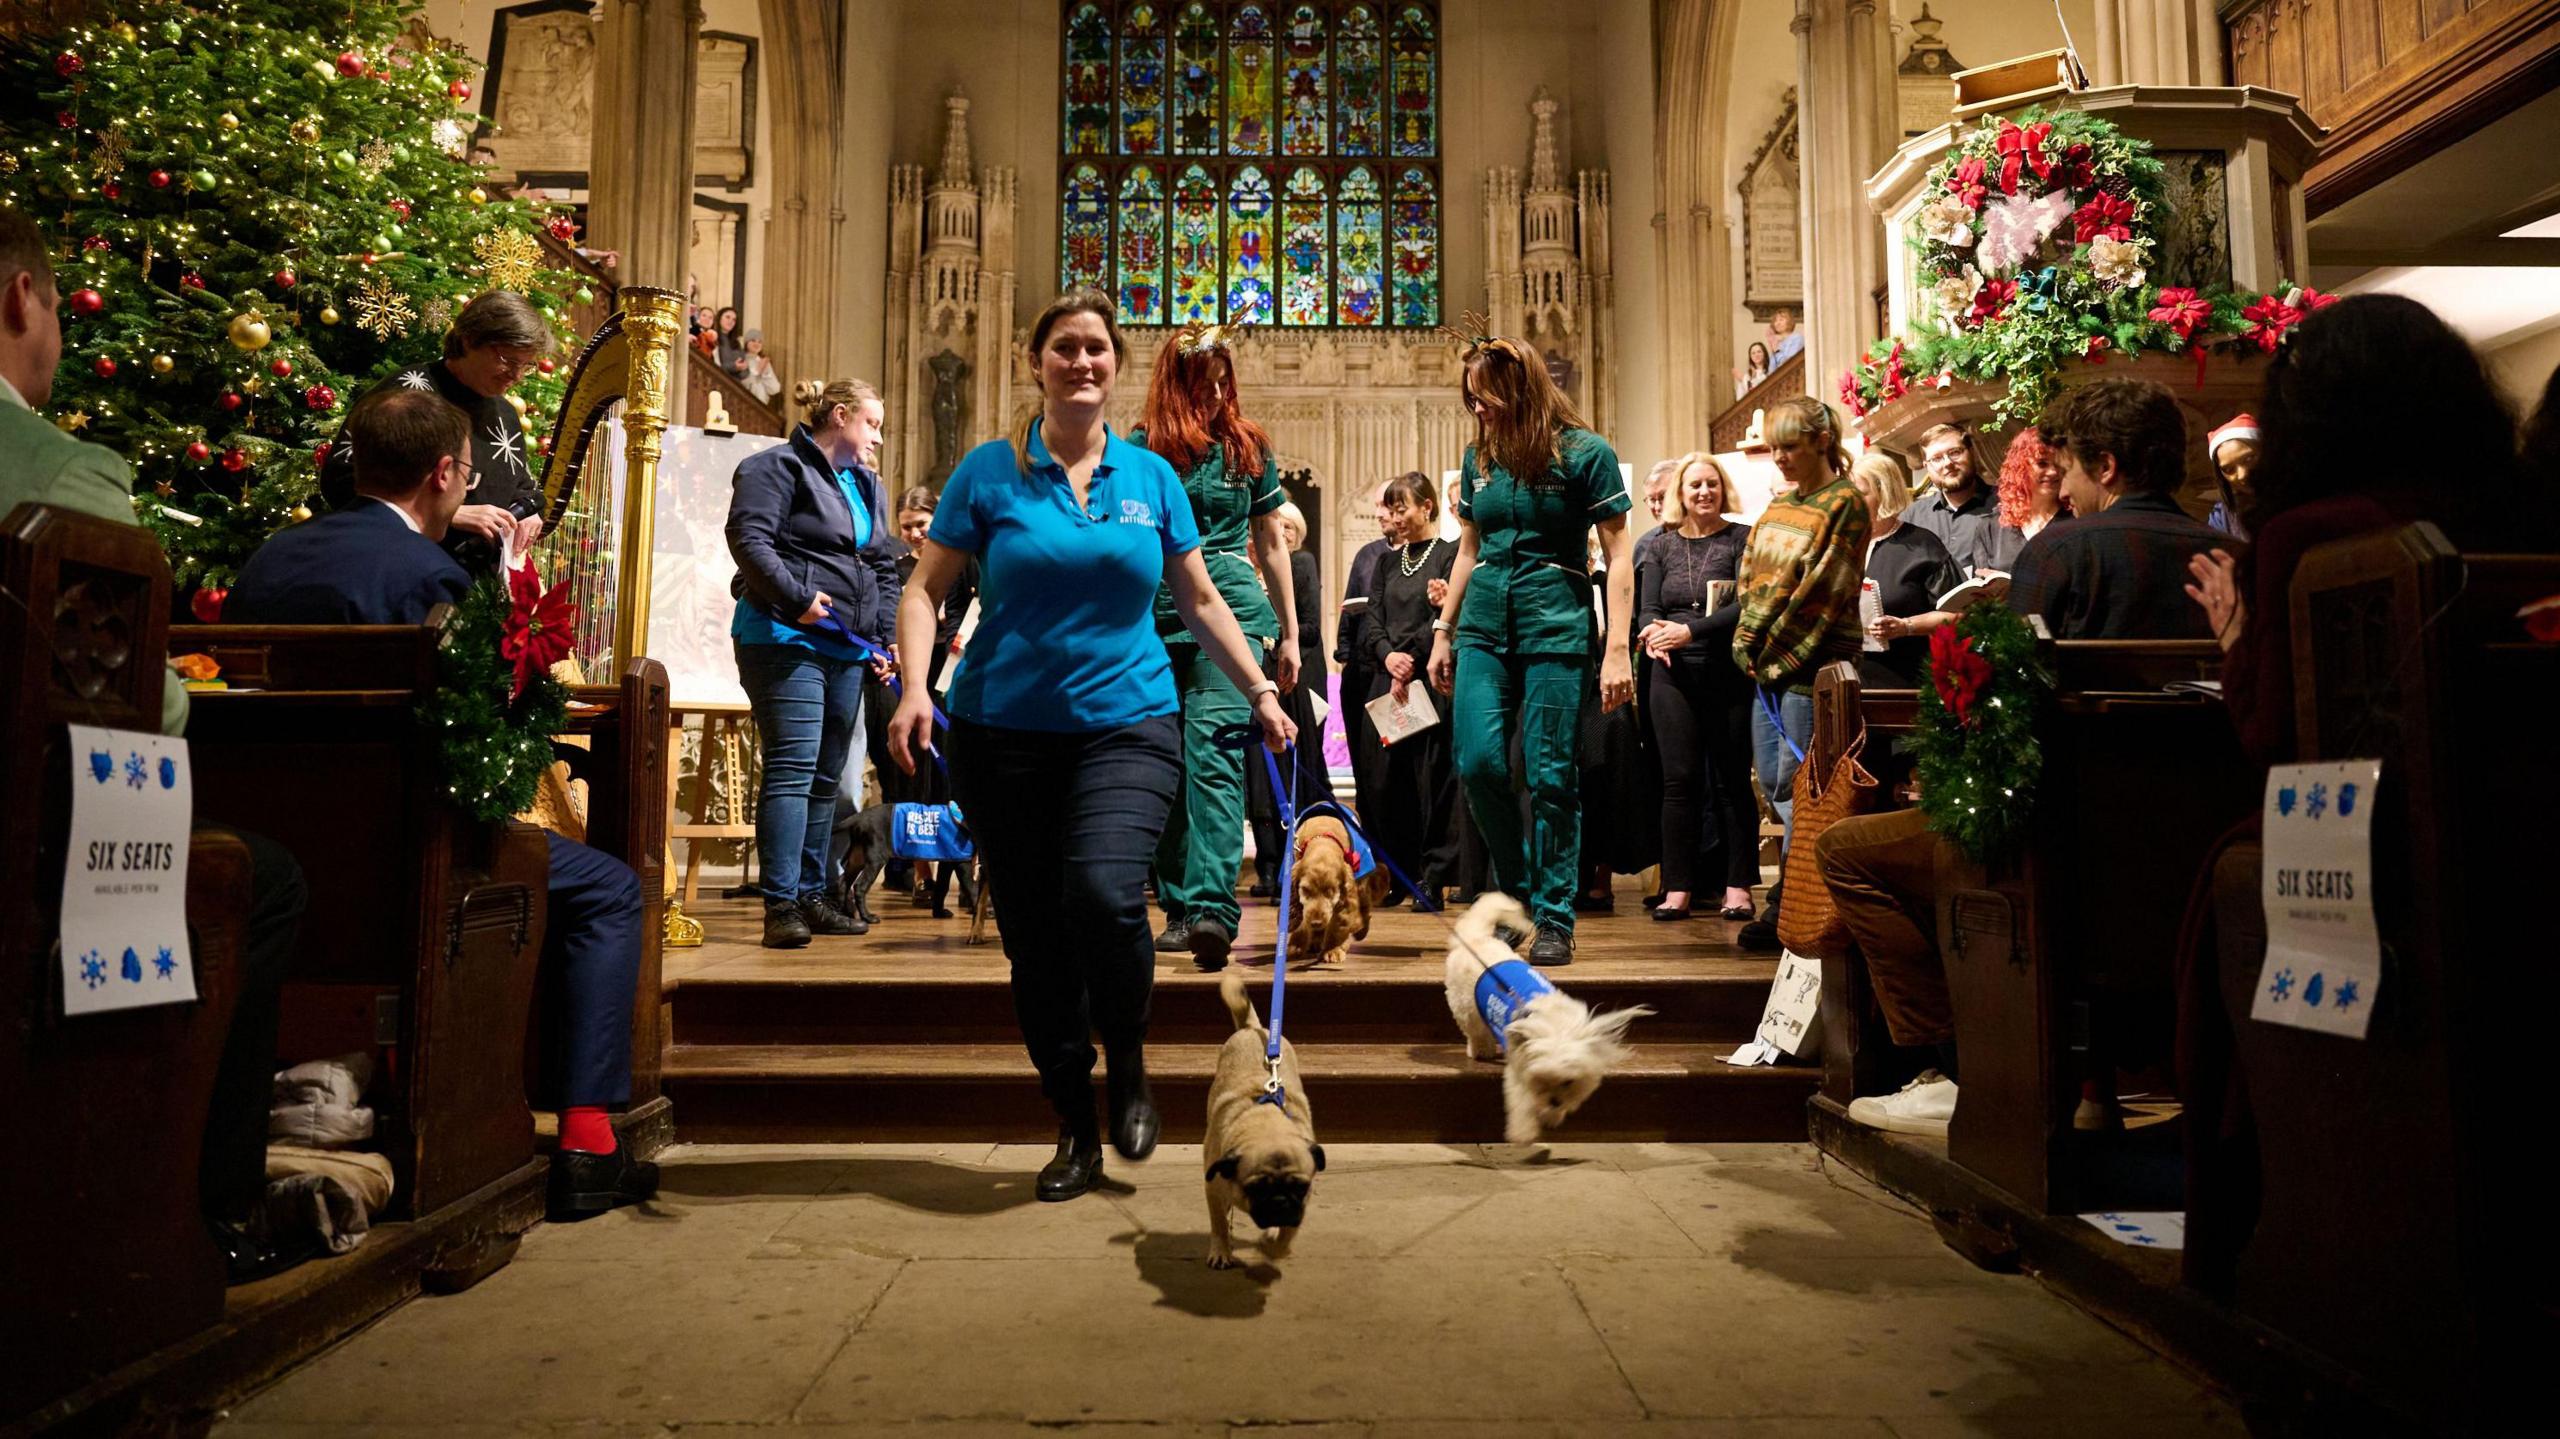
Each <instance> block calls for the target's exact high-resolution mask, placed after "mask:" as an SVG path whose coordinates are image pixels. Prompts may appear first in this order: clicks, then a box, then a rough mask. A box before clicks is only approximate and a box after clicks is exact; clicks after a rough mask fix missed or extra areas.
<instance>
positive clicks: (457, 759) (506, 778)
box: [418, 576, 569, 822]
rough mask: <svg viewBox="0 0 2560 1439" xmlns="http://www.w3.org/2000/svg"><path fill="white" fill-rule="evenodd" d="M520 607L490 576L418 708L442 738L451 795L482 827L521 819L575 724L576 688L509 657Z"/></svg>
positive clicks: (456, 622) (460, 618)
mask: <svg viewBox="0 0 2560 1439" xmlns="http://www.w3.org/2000/svg"><path fill="white" fill-rule="evenodd" d="M516 610H517V606H516V604H515V602H514V601H513V600H512V599H511V598H510V596H509V593H508V589H507V586H506V585H504V584H502V583H501V582H500V581H499V580H498V579H497V577H495V576H490V577H487V578H484V579H482V580H481V581H480V582H479V583H478V584H476V585H474V586H473V587H472V589H471V593H470V594H468V595H466V596H464V597H463V600H462V602H461V603H460V604H458V605H456V606H455V607H454V611H453V617H452V618H451V619H450V620H448V621H447V622H446V624H445V629H444V639H443V641H442V643H441V644H440V645H439V646H438V648H437V651H436V689H435V693H434V694H433V695H430V696H429V697H428V699H427V701H426V703H425V704H424V705H422V706H420V708H419V710H418V722H419V723H420V724H422V725H424V726H426V729H427V732H428V733H429V734H430V735H432V736H433V737H434V739H435V744H436V755H437V758H438V760H439V761H440V763H441V766H442V769H443V772H444V781H445V793H446V794H448V795H450V796H451V797H452V799H453V802H454V805H455V806H456V807H457V808H459V809H460V810H461V811H462V812H463V813H464V814H467V815H469V816H471V817H472V818H473V819H476V820H480V821H483V822H494V821H497V820H503V819H506V818H508V817H509V816H512V815H516V814H521V813H523V812H524V810H525V809H526V808H527V807H529V806H530V805H532V803H533V796H534V791H535V789H536V787H537V786H538V785H539V784H540V783H541V780H542V776H543V773H544V772H545V771H546V770H548V769H550V768H551V764H552V752H551V737H552V736H553V735H556V734H558V733H560V731H561V730H562V729H564V728H565V727H566V726H567V725H568V722H569V691H568V689H567V687H565V686H563V685H562V684H561V683H560V682H559V681H558V680H556V679H553V678H552V677H551V676H550V674H549V673H548V672H546V671H543V670H534V671H532V672H531V673H529V674H527V675H525V676H524V679H523V681H522V684H523V688H522V689H521V690H519V689H518V688H517V685H518V677H517V664H516V661H515V660H514V659H513V658H511V657H509V656H508V655H507V654H506V653H504V651H503V649H502V646H503V645H504V644H505V642H506V639H507V635H508V631H509V629H510V621H511V619H513V618H514V616H515V614H516Z"/></svg>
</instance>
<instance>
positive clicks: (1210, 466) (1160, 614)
mask: <svg viewBox="0 0 2560 1439" xmlns="http://www.w3.org/2000/svg"><path fill="white" fill-rule="evenodd" d="M1129 442H1130V443H1131V444H1134V445H1143V444H1145V443H1146V442H1147V432H1146V431H1145V430H1143V429H1141V430H1133V431H1131V432H1130V435H1129ZM1150 453H1152V452H1150ZM1182 492H1183V493H1184V494H1186V495H1188V496H1190V498H1191V516H1192V518H1193V519H1194V520H1195V521H1197V522H1198V524H1199V526H1200V559H1201V562H1202V563H1203V564H1204V565H1206V566H1207V568H1208V571H1209V582H1210V583H1211V584H1214V585H1216V586H1217V587H1218V594H1219V596H1220V597H1221V598H1223V599H1225V600H1226V602H1227V608H1228V609H1231V610H1233V611H1235V614H1236V624H1237V625H1238V626H1239V627H1240V628H1242V629H1243V630H1244V633H1245V638H1247V639H1251V640H1260V641H1261V642H1262V643H1264V644H1266V645H1267V644H1274V643H1277V642H1278V640H1279V638H1280V612H1279V611H1278V610H1276V609H1274V608H1273V607H1272V604H1271V597H1270V596H1269V595H1266V594H1264V593H1263V592H1262V576H1261V573H1260V572H1259V571H1257V570H1255V569H1254V567H1253V522H1254V521H1255V520H1257V519H1260V518H1261V517H1263V516H1264V515H1267V514H1269V513H1271V512H1272V511H1273V510H1276V509H1278V508H1280V507H1281V506H1282V505H1283V504H1286V503H1287V502H1288V499H1289V497H1288V496H1287V495H1286V494H1285V493H1283V492H1282V491H1281V489H1280V459H1279V457H1278V456H1277V455H1274V454H1272V453H1271V452H1269V451H1268V450H1266V451H1264V452H1263V456H1262V473H1261V475H1260V476H1258V477H1256V476H1247V475H1241V474H1237V473H1235V472H1233V471H1231V470H1229V469H1228V468H1227V451H1226V447H1225V446H1224V445H1212V446H1210V447H1209V453H1208V454H1207V455H1206V456H1204V457H1203V458H1202V459H1201V461H1200V463H1198V464H1196V465H1193V466H1192V467H1191V469H1190V471H1189V472H1188V473H1185V474H1183V476H1182ZM1156 633H1157V634H1160V635H1162V636H1164V642H1165V643H1166V644H1169V645H1197V644H1198V643H1199V641H1198V640H1197V639H1195V638H1194V637H1193V636H1192V633H1191V631H1190V630H1189V629H1188V628H1186V627H1185V626H1184V625H1183V623H1182V612H1181V611H1180V610H1179V609H1176V608H1175V607H1174V603H1173V587H1172V586H1171V585H1164V586H1160V587H1159V588H1158V589H1157V590H1156Z"/></svg>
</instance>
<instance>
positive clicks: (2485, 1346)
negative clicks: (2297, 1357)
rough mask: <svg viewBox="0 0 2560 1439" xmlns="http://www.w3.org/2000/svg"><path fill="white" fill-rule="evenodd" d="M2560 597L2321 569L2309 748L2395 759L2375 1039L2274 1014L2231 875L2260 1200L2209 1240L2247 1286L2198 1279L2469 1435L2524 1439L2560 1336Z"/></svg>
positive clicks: (2350, 563) (2243, 866) (2313, 598)
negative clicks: (2539, 613)
mask: <svg viewBox="0 0 2560 1439" xmlns="http://www.w3.org/2000/svg"><path fill="white" fill-rule="evenodd" d="M2554 594H2560V556H2510V555H2488V554H2461V553H2457V552H2456V551H2455V550H2454V549H2453V547H2452V546H2451V545H2450V544H2448V543H2447V542H2446V540H2445V538H2444V536H2443V535H2442V534H2441V533H2440V532H2439V531H2437V530H2436V529H2435V528H2434V527H2433V526H2431V525H2423V524H2422V525H2411V526H2408V527H2405V528H2403V529H2399V530H2396V531H2389V532H2384V533H2379V534H2374V535H2368V536H2364V537H2361V538H2358V539H2353V540H2345V541H2339V542H2337V543H2334V544H2330V545H2325V546H2322V547H2321V548H2319V549H2317V550H2314V551H2312V552H2311V553H2310V554H2309V555H2308V556H2306V557H2305V559H2304V560H2303V562H2302V565H2301V567H2300V568H2299V570H2297V572H2296V573H2295V576H2294V581H2293V589H2292V604H2293V633H2294V654H2293V668H2294V685H2295V699H2296V706H2295V709H2296V725H2297V735H2298V739H2299V747H2300V752H2301V754H2302V756H2303V757H2304V758H2305V759H2351V758H2375V757H2379V758H2380V759H2381V761H2382V782H2381V787H2380V793H2379V794H2378V795H2377V797H2376V800H2377V806H2378V807H2377V810H2376V813H2375V819H2374V834H2375V837H2376V867H2377V870H2378V873H2377V876H2376V889H2377V893H2376V896H2375V906H2376V914H2375V918H2376V922H2377V924H2378V926H2379V929H2380V932H2381V938H2382V944H2383V955H2384V968H2383V978H2382V984H2381V988H2380V992H2379V994H2378V997H2377V1000H2376V1003H2375V1007H2374V1010H2373V1016H2372V1024H2371V1028H2370V1030H2369V1032H2368V1033H2367V1035H2366V1037H2365V1038H2364V1039H2363V1040H2362V1041H2360V1042H2359V1041H2356V1040H2351V1039H2345V1038H2340V1037H2336V1036H2331V1035H2324V1034H2315V1033H2310V1032H2307V1031H2304V1030H2299V1029H2292V1028H2288V1027H2284V1026H2280V1025H2272V1024H2260V1023H2257V1022H2255V1021H2252V1020H2251V1019H2250V1018H2249V1010H2250V1006H2251V1003H2252V1000H2253V999H2254V997H2255V989H2256V984H2257V979H2258V973H2259V967H2260V961H2261V959H2262V958H2263V957H2264V954H2265V929H2264V924H2263V915H2262V913H2261V908H2260V903H2261V902H2260V897H2259V895H2260V891H2259V871H2260V864H2259V857H2260V856H2259V849H2258V846H2256V845H2255V844H2254V843H2252V844H2248V845H2244V846H2237V847H2235V848H2234V849H2233V850H2232V851H2230V852H2229V853H2228V854H2226V856H2225V857H2224V860H2223V862H2222V864H2221V865H2220V866H2218V868H2217V871H2216V875H2215V880H2216V884H2215V895H2216V906H2215V907H2216V913H2217V920H2218V923H2217V929H2218V932H2219V939H2220V944H2219V949H2218V970H2219V974H2218V978H2219V983H2220V990H2221V994H2222V999H2223V1005H2224V1014H2225V1017H2226V1018H2227V1020H2228V1023H2229V1025H2230V1033H2231V1036H2232V1040H2233V1043H2234V1046H2235V1051H2234V1052H2235V1057H2236V1060H2237V1063H2238V1066H2239V1069H2240V1071H2241V1074H2242V1075H2243V1077H2244V1079H2245V1083H2246V1086H2247V1090H2248V1098H2249V1108H2250V1111H2251V1113H2252V1114H2253V1115H2254V1117H2255V1121H2256V1125H2255V1127H2256V1133H2257V1145H2256V1148H2257V1156H2258V1163H2257V1173H2256V1176H2255V1178H2256V1181H2257V1183H2256V1186H2255V1188H2256V1189H2257V1191H2258V1203H2257V1211H2256V1213H2255V1214H2254V1216H2252V1215H2250V1214H2247V1213H2245V1212H2243V1213H2209V1214H2199V1215H2198V1216H2196V1223H2198V1224H2210V1225H2212V1226H2215V1227H2220V1228H2225V1229H2230V1230H2236V1231H2240V1232H2245V1233H2246V1234H2247V1239H2246V1241H2245V1244H2244V1245H2243V1246H2242V1247H2241V1248H2240V1249H2239V1251H2238V1254H2237V1263H2236V1269H2235V1270H2234V1271H2233V1272H2231V1273H2228V1274H2221V1273H2214V1272H2211V1265H2212V1264H2213V1258H2212V1256H2211V1255H2208V1254H2199V1253H2197V1252H2196V1251H2193V1250H2191V1251H2190V1254H2189V1261H2190V1262H2189V1275H2190V1278H2191V1280H2192V1281H2193V1282H2196V1283H2198V1284H2200V1285H2202V1286H2204V1287H2206V1288H2208V1289H2209V1290H2211V1291H2212V1292H2215V1293H2217V1294H2222V1295H2226V1296H2227V1297H2228V1298H2229V1300H2230V1301H2231V1303H2232V1305H2233V1307H2234V1308H2236V1309H2237V1310H2238V1311H2239V1312H2240V1313H2242V1314H2243V1315H2245V1316H2247V1317H2249V1318H2250V1319H2253V1320H2255V1321H2257V1322H2259V1323H2261V1324H2263V1325H2265V1326H2266V1327H2267V1328H2269V1329H2270V1330H2273V1331H2274V1332H2276V1333H2277V1334H2279V1335H2281V1336H2283V1338H2284V1340H2285V1341H2286V1342H2289V1343H2291V1344H2295V1345H2299V1346H2301V1347H2302V1348H2304V1349H2307V1350H2308V1351H2310V1352H2311V1353H2312V1354H2313V1355H2315V1356H2317V1357H2318V1359H2319V1360H2320V1361H2322V1362H2324V1363H2325V1364H2326V1365H2328V1366H2332V1367H2334V1368H2335V1369H2336V1370H2338V1371H2342V1372H2343V1373H2344V1374H2345V1375H2347V1376H2350V1378H2351V1381H2352V1382H2353V1383H2354V1384H2355V1385H2356V1386H2357V1387H2359V1388H2362V1389H2364V1390H2367V1391H2369V1392H2370V1393H2372V1394H2374V1395H2376V1396H2378V1397H2380V1398H2381V1399H2382V1400H2383V1401H2384V1402H2385V1403H2387V1404H2388V1405H2390V1406H2391V1407H2392V1408H2394V1409H2396V1410H2398V1411H2400V1412H2401V1413H2402V1414H2404V1415H2407V1416H2411V1417H2413V1418H2415V1419H2417V1420H2419V1421H2420V1422H2423V1423H2424V1424H2425V1425H2426V1426H2428V1427H2440V1428H2444V1429H2447V1430H2454V1431H2458V1430H2466V1429H2484V1428H2486V1427H2498V1426H2497V1425H2496V1424H2495V1422H2494V1417H2493V1416H2494V1414H2495V1413H2496V1412H2497V1409H2496V1407H2495V1406H2496V1405H2497V1404H2498V1402H2499V1399H2498V1396H2500V1395H2502V1394H2512V1391H2513V1390H2514V1389H2515V1388H2516V1387H2517V1386H2518V1385H2520V1384H2522V1383H2525V1382H2529V1381H2530V1380H2531V1379H2532V1378H2535V1377H2538V1375H2539V1373H2540V1371H2539V1369H2538V1368H2537V1367H2536V1361H2538V1360H2540V1359H2542V1358H2543V1357H2544V1356H2546V1355H2547V1353H2548V1349H2549V1342H2550V1341H2551V1339H2552V1338H2554V1337H2555V1336H2554V1332H2553V1331H2554V1327H2555V1326H2554V1318H2553V1311H2552V1308H2551V1299H2550V1293H2551V1290H2550V1284H2551V1281H2552V1279H2553V1277H2554V1275H2553V1263H2554V1252H2555V1246H2554V1243H2553V1241H2552V1239H2551V1238H2550V1231H2549V1228H2548V1225H2547V1224H2546V1223H2545V1222H2544V1221H2543V1220H2542V1219H2541V1217H2540V1215H2539V1213H2538V1209H2539V1206H2538V1205H2536V1204H2534V1203H2533V1202H2532V1201H2533V1196H2534V1194H2535V1192H2536V1191H2538V1190H2539V1189H2540V1188H2541V1183H2540V1181H2536V1180H2534V1179H2532V1178H2531V1176H2530V1164H2529V1162H2528V1161H2527V1160H2526V1158H2525V1156H2527V1155H2529V1154H2530V1153H2532V1152H2533V1146H2532V1144H2531V1143H2530V1141H2529V1138H2528V1136H2530V1135H2531V1134H2532V1132H2533V1128H2534V1126H2533V1120H2535V1119H2537V1118H2538V1117H2539V1113H2540V1111H2539V1101H2540V1100H2541V1099H2542V1097H2543V1096H2544V1095H2545V1094H2547V1093H2548V1092H2549V1089H2550V1085H2551V1075H2550V1071H2549V1068H2548V1066H2537V1065H2532V1064H2530V1062H2529V1060H2528V1059H2527V1057H2526V1056H2527V1054H2528V1053H2538V1052H2540V1050H2541V1044H2542V1042H2543V1040H2544V1035H2543V1034H2542V1033H2541V1032H2540V1031H2541V1030H2542V1029H2544V1028H2545V1027H2547V1026H2546V1025H2545V1024H2544V1023H2543V1022H2542V1017H2543V1014H2544V1011H2543V1010H2542V1008H2541V1006H2540V1005H2539V1004H2538V1003H2536V1002H2535V1000H2536V996H2537V995H2538V993H2539V992H2540V990H2541V989H2542V988H2543V987H2544V983H2543V982H2544V981H2545V980H2546V978H2547V975H2546V973H2545V972H2546V970H2547V969H2548V961H2549V959H2550V956H2551V955H2552V953H2553V949H2554V945H2553V941H2552V938H2551V935H2552V930H2553V925H2554V919H2553V915H2554V910H2553V908H2552V906H2551V904H2550V903H2549V896H2550V895H2551V893H2552V892H2553V873H2552V864H2551V859H2552V855H2553V853H2554V847H2553V845H2552V842H2551V840H2550V838H2549V833H2548V830H2549V824H2548V819H2547V817H2548V816H2549V815H2551V814H2552V813H2554V812H2555V811H2554V807H2555V805H2560V761H2555V760H2554V759H2553V757H2552V754H2551V748H2550V744H2549V741H2548V739H2547V737H2546V736H2545V734H2544V729H2545V727H2546V725H2547V723H2548V716H2550V715H2551V714H2553V713H2554V712H2555V711H2560V646H2553V645H2548V644H2536V643H2533V642H2531V641H2530V640H2529V639H2527V637H2526V636H2525V635H2524V634H2523V632H2522V628H2521V626H2520V625H2519V624H2518V623H2517V621H2516V619H2515V614H2516V611H2517V610H2518V608H2519V607H2521V606H2522V605H2524V604H2526V603H2529V602H2531V601H2534V600H2539V599H2544V598H2548V597H2550V596H2552V595H2554ZM2518 1021H2521V1023H2519V1022H2518ZM2248 1187H2249V1186H2247V1185H2246V1184H2245V1183H2244V1184H2243V1185H2242V1186H2240V1188H2239V1190H2238V1191H2236V1192H2237V1193H2239V1194H2245V1192H2246V1190H2247V1189H2248ZM2206 1193H2207V1194H2209V1195H2211V1196H2213V1202H2216V1203H2220V1202H2223V1200H2224V1199H2226V1198H2229V1197H2232V1196H2234V1194H2235V1190H2234V1188H2233V1187H2232V1186H2230V1185H2227V1184H2215V1185H2213V1186H2211V1187H2210V1188H2209V1189H2208V1190H2207V1191H2206ZM2253 1219H2254V1225H2252V1223H2251V1221H2252V1220H2253Z"/></svg>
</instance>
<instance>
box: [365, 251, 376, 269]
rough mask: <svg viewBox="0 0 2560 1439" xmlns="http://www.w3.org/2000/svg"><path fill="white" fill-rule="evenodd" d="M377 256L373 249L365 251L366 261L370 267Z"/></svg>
mask: <svg viewBox="0 0 2560 1439" xmlns="http://www.w3.org/2000/svg"><path fill="white" fill-rule="evenodd" d="M377 258H378V257H377V256H376V255H375V254H374V253H373V252H372V251H371V250H367V251H365V252H364V262H365V264H366V265H367V266H368V267H370V266H371V265H372V264H373V262H374V260H375V259H377Z"/></svg>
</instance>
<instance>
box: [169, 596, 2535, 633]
mask: <svg viewBox="0 0 2560 1439" xmlns="http://www.w3.org/2000/svg"><path fill="white" fill-rule="evenodd" d="M199 593H201V591H199ZM2516 618H2518V619H2520V620H2523V621H2524V632H2525V633H2526V634H2528V635H2531V636H2533V637H2534V638H2535V639H2536V640H2539V641H2541V642H2542V643H2544V644H2546V645H2560V595H2553V596H2551V597H2550V598H2549V599H2541V600H2535V601H2534V602H2533V603H2532V604H2529V605H2526V606H2525V607H2524V608H2523V609H2521V610H2518V611H2516Z"/></svg>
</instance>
